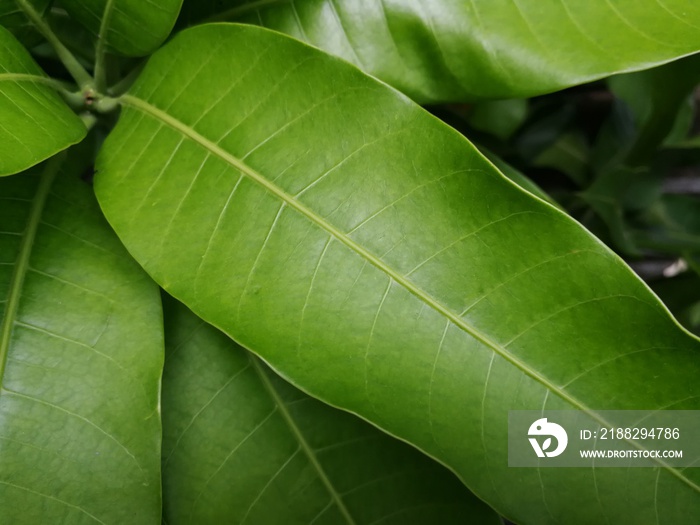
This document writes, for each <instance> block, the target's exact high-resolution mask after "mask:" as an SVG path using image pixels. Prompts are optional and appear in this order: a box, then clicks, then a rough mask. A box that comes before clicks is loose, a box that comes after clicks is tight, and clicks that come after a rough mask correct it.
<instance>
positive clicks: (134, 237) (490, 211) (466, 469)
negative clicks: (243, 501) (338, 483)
mask: <svg viewBox="0 0 700 525" xmlns="http://www.w3.org/2000/svg"><path fill="white" fill-rule="evenodd" d="M122 103H123V106H124V108H123V112H122V114H121V116H120V121H119V123H118V124H117V126H116V128H115V129H114V131H113V132H112V134H111V135H110V137H109V138H108V140H107V142H106V143H105V145H104V148H103V150H102V152H101V153H100V157H99V158H98V167H99V171H100V173H99V175H98V177H97V180H96V184H97V188H96V189H97V193H98V198H99V200H100V204H101V206H102V209H103V211H104V212H105V213H106V215H107V218H108V219H109V221H110V222H111V223H112V224H113V226H114V227H115V229H116V231H117V233H118V234H119V235H120V237H121V238H122V240H123V241H124V242H125V244H126V245H127V248H128V249H129V250H130V252H131V253H132V254H133V255H134V256H135V257H136V259H137V260H138V261H139V262H140V263H141V264H142V265H143V266H144V268H145V269H146V270H147V271H148V272H149V273H150V274H151V275H152V276H154V278H155V279H156V280H157V281H158V282H159V283H160V284H161V285H162V286H163V287H164V288H165V289H166V290H168V291H169V292H170V293H172V294H173V295H174V296H175V297H177V298H179V299H181V300H182V301H183V302H185V304H187V305H188V306H189V307H190V308H192V310H193V311H194V312H195V313H196V314H197V315H199V316H200V317H202V318H203V319H205V320H206V321H208V322H210V323H212V324H214V325H215V326H217V327H219V328H221V329H223V330H224V331H225V332H226V333H227V334H229V335H230V336H232V337H233V338H234V339H235V340H237V341H238V342H239V343H240V344H242V345H243V346H244V347H246V348H249V349H251V350H253V351H255V352H256V353H259V354H260V355H261V356H262V357H263V358H264V359H265V360H266V361H267V362H268V363H270V364H271V365H272V366H273V367H274V369H275V370H277V371H279V372H281V374H282V375H283V376H284V377H285V378H288V379H290V380H291V381H292V382H293V383H294V384H295V385H296V386H300V387H301V388H303V389H304V390H305V391H307V392H310V393H311V394H312V395H314V396H316V397H319V398H321V399H322V400H325V401H328V402H329V403H330V404H333V405H335V406H339V407H342V408H345V409H348V410H350V411H352V412H355V413H357V414H360V415H361V416H363V417H365V418H366V419H368V420H370V421H372V422H373V423H375V424H376V425H377V426H379V427H381V428H383V429H386V430H387V431H388V432H390V433H391V434H393V435H396V436H399V437H401V438H403V439H405V440H407V441H409V442H411V443H413V444H415V445H416V446H418V447H419V448H420V449H422V450H424V451H425V452H427V453H428V454H430V455H431V456H433V457H436V458H438V459H439V460H440V461H441V462H443V463H445V464H446V465H449V466H450V467H452V469H454V470H455V471H456V472H457V473H458V474H459V475H460V477H461V478H462V479H463V480H464V481H465V482H466V483H467V485H468V486H469V487H470V488H471V489H472V490H473V491H474V492H475V493H476V494H477V495H478V496H479V497H481V498H482V499H484V500H486V501H487V502H488V503H490V504H491V505H492V506H493V507H495V508H496V510H498V511H500V512H501V514H503V515H505V516H507V517H509V518H511V519H515V520H516V521H518V522H522V523H533V524H535V523H536V524H541V523H567V524H586V525H588V524H591V523H601V522H605V520H606V518H607V519H609V520H610V522H612V523H614V522H615V521H616V520H617V521H623V520H624V522H627V523H647V522H648V518H649V516H660V520H661V522H662V523H678V522H682V523H689V521H688V519H689V516H690V517H691V522H692V521H693V520H695V521H697V520H698V518H699V517H700V471H699V470H697V469H686V470H678V469H671V468H668V467H666V466H660V468H658V469H611V468H607V469H606V468H596V469H578V470H575V471H572V470H569V469H543V470H542V471H539V470H537V469H521V470H519V471H518V474H517V476H514V475H513V471H512V470H510V469H508V467H507V461H506V457H507V413H508V410H513V409H540V408H548V409H554V408H559V409H577V410H581V411H583V412H584V413H585V414H587V416H588V417H590V420H591V425H594V424H598V423H601V424H611V425H614V424H615V422H614V421H603V420H602V417H601V416H600V414H599V413H598V412H597V411H599V410H602V409H634V408H637V409H661V408H667V407H674V408H677V409H691V408H694V409H698V408H700V383H699V382H698V381H697V378H698V377H699V376H700V360H698V355H699V354H698V350H700V344H699V342H698V340H697V339H695V338H693V337H692V336H691V335H690V334H688V333H687V332H685V331H684V330H683V329H682V328H681V327H680V326H679V325H678V324H677V323H676V322H675V321H674V319H673V318H672V317H671V316H670V315H669V313H668V311H667V310H666V309H665V308H664V307H663V305H662V304H661V303H659V301H658V299H657V298H656V297H655V296H654V295H653V294H652V293H651V292H650V291H649V289H648V288H647V287H646V286H645V285H644V284H643V283H642V282H641V281H640V280H639V279H638V278H637V277H636V276H635V275H634V274H633V273H632V272H631V270H630V269H629V268H628V267H627V266H626V265H625V264H624V263H623V262H622V261H621V260H620V259H619V258H618V257H616V256H615V255H614V254H613V253H612V252H610V250H608V249H607V248H606V247H604V246H603V245H602V244H601V243H600V242H599V241H598V240H597V239H595V238H594V237H592V236H591V235H590V234H589V233H588V232H587V231H586V230H584V229H583V228H582V227H580V226H579V225H578V224H577V223H576V222H574V221H573V220H572V219H570V218H569V217H567V216H566V215H564V214H563V213H561V212H559V211H558V210H556V209H555V208H553V207H552V206H550V205H548V204H546V203H544V202H542V201H540V200H537V199H534V198H533V197H532V196H531V195H530V194H529V193H527V192H525V191H523V190H521V189H520V188H518V187H517V186H516V185H515V184H513V183H512V182H510V181H508V180H507V179H506V178H504V177H503V176H502V175H501V174H500V173H498V172H497V171H496V170H495V169H494V168H493V166H492V165H491V164H490V163H488V162H487V161H486V160H485V159H484V158H483V157H482V156H481V155H480V154H479V153H478V152H477V151H476V150H475V148H474V147H473V146H472V145H471V144H470V143H469V142H467V141H466V140H465V139H464V138H463V137H462V136H461V135H459V134H458V133H456V132H455V131H454V130H452V129H450V128H448V127H447V126H445V125H444V124H442V123H441V122H439V121H437V120H436V119H435V118H434V117H432V116H431V115H430V114H428V113H426V112H425V111H424V110H422V109H421V108H420V107H418V106H416V105H415V104H413V103H411V102H410V101H409V100H408V99H406V98H405V97H403V96H402V95H400V94H399V93H397V92H395V91H394V90H392V89H390V88H387V87H386V86H385V85H383V84H381V83H379V82H377V81H376V80H374V79H372V78H371V77H368V76H366V75H364V74H363V73H361V72H360V71H359V70H357V69H356V68H354V67H352V66H351V65H349V64H347V63H346V62H343V61H341V60H339V59H337V58H334V57H331V56H328V55H326V54H324V53H322V52H320V51H318V50H317V49H314V48H311V47H308V46H306V45H304V44H302V43H300V42H298V41H296V40H293V39H290V38H288V37H285V36H283V35H281V34H278V33H274V32H270V31H266V30H263V29H259V28H255V27H250V26H235V25H226V24H221V25H209V26H202V27H198V28H194V29H191V30H188V31H185V32H183V33H182V34H180V35H179V36H178V37H176V38H175V39H173V40H172V41H171V42H170V43H169V44H168V45H167V46H166V47H165V48H163V49H162V50H160V51H159V52H158V53H156V54H155V55H154V56H153V57H152V58H151V60H150V61H149V63H148V65H147V66H146V68H145V70H144V72H143V74H142V76H141V77H140V78H139V80H138V81H137V83H136V84H135V86H134V88H133V90H132V91H131V92H130V94H128V95H126V96H124V97H123V98H122ZM655 510H656V514H655Z"/></svg>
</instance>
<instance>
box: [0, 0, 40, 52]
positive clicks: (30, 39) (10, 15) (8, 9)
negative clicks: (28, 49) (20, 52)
mask: <svg viewBox="0 0 700 525" xmlns="http://www.w3.org/2000/svg"><path fill="white" fill-rule="evenodd" d="M49 1H50V0H33V1H32V2H31V4H32V5H33V6H34V8H35V9H36V10H37V11H38V12H40V13H43V12H44V10H46V8H47V7H48V5H49ZM0 26H3V27H4V28H5V29H9V30H10V31H11V32H12V34H13V35H15V37H16V38H17V40H19V41H20V42H22V43H23V44H24V45H26V46H33V45H36V44H38V43H39V42H41V35H40V34H39V33H38V31H36V30H35V29H34V26H32V23H31V22H30V21H29V19H28V18H27V17H26V15H25V14H24V12H23V11H22V9H20V8H19V7H17V4H16V3H15V0H0Z"/></svg>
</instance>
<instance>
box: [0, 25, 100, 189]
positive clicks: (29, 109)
mask: <svg viewBox="0 0 700 525" xmlns="http://www.w3.org/2000/svg"><path fill="white" fill-rule="evenodd" d="M0 115H2V118H1V119H0V176H2V175H11V174H13V173H19V172H20V171H23V170H25V169H27V168H29V167H31V166H33V165H35V164H38V163H39V162H41V161H42V160H45V159H47V158H48V157H50V156H52V155H54V154H55V153H56V152H58V151H61V150H64V149H66V148H67V147H69V146H71V145H72V144H75V143H77V142H79V141H80V140H82V139H83V137H85V133H86V130H85V126H84V125H83V123H82V121H81V120H80V119H79V118H78V117H77V116H76V115H75V114H74V113H73V112H72V111H71V110H70V108H69V107H68V106H67V105H66V104H65V102H63V100H61V97H60V96H59V95H58V94H57V93H56V87H55V85H54V81H52V80H51V79H49V78H47V77H46V75H45V74H44V72H43V71H42V70H41V68H39V66H38V65H37V64H36V63H35V62H34V61H33V60H32V58H31V57H30V56H29V53H28V52H27V50H26V49H24V47H22V44H20V43H19V42H18V41H17V40H16V39H15V38H14V37H13V36H12V34H11V33H10V32H9V31H8V30H7V29H5V28H4V27H0Z"/></svg>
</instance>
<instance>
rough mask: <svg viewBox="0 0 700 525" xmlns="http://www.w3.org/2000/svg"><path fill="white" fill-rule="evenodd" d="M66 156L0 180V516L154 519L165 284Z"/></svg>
mask: <svg viewBox="0 0 700 525" xmlns="http://www.w3.org/2000/svg"><path fill="white" fill-rule="evenodd" d="M61 156H63V155H62V154H61ZM59 162H60V159H59V158H58V157H55V158H53V159H51V160H50V161H48V163H47V164H46V167H45V169H44V172H43V174H23V175H22V176H18V177H9V178H5V179H1V180H0V202H1V203H0V232H1V233H0V320H1V324H0V515H1V516H2V522H3V523H7V524H10V523H11V524H13V525H14V524H16V525H25V524H26V525H34V524H37V523H70V524H95V523H102V524H115V525H116V524H122V523H138V524H153V525H155V524H157V523H159V519H160V511H161V507H160V465H159V456H160V418H159V409H158V402H159V390H158V389H159V380H160V369H161V366H162V360H163V356H162V328H160V325H159V323H160V322H161V311H160V307H159V303H158V300H159V297H158V291H157V287H156V286H154V284H153V283H152V281H150V279H148V277H147V276H146V275H145V274H144V273H143V272H142V271H141V270H140V269H139V268H138V266H137V265H136V264H135V262H134V261H133V260H132V259H131V258H130V257H129V256H128V254H127V253H126V251H125V250H124V248H123V247H122V246H121V245H120V243H119V241H118V239H117V238H116V236H115V235H114V233H113V232H112V231H111V230H110V229H109V226H108V225H107V224H106V222H105V221H104V219H103V218H102V217H101V214H100V211H99V208H98V207H97V203H96V202H95V199H94V196H93V195H92V190H91V188H90V187H89V186H87V185H86V184H85V183H84V182H82V181H81V180H80V179H79V178H78V177H77V176H76V175H75V172H76V171H78V170H77V169H76V168H78V166H79V165H80V164H81V163H80V162H79V161H78V162H76V160H75V159H73V161H72V162H71V163H69V164H68V165H67V166H66V167H65V168H64V170H63V171H62V172H61V173H59V174H58V176H56V175H57V173H56V172H57V170H58V163H59ZM125 502H128V503H126V504H125Z"/></svg>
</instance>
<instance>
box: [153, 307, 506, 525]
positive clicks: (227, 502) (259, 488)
mask: <svg viewBox="0 0 700 525" xmlns="http://www.w3.org/2000/svg"><path fill="white" fill-rule="evenodd" d="M163 489H164V508H165V515H164V518H165V520H166V521H167V522H168V523H169V524H170V525H177V524H180V523H192V524H196V525H204V524H208V523H211V524H220V523H230V524H234V523H244V522H245V523H249V524H251V525H255V524H259V525H274V524H276V523H279V524H285V525H286V524H299V525H307V524H309V523H315V524H321V523H328V524H335V523H349V524H357V525H359V524H361V523H366V524H370V523H383V524H392V523H393V524H396V525H398V524H401V525H409V524H412V525H421V524H425V525H432V524H435V523H440V524H444V525H450V524H464V523H479V524H486V523H492V524H494V525H495V524H500V520H499V518H498V516H497V515H496V514H495V513H494V512H493V511H492V510H491V509H489V508H488V507H487V506H486V505H484V504H483V503H482V502H481V501H479V500H478V499H476V498H475V497H474V496H473V495H471V494H469V491H467V489H466V488H464V486H463V485H462V484H461V483H460V482H459V480H457V478H455V476H454V475H453V474H452V473H450V472H449V471H447V470H446V469H445V468H444V467H441V466H439V465H438V464H436V463H435V462H434V461H432V460H430V459H428V458H427V457H425V456H424V455H422V454H420V453H418V452H417V451H416V450H415V449H413V448H411V447H409V446H408V445H406V444H405V443H402V442H400V441H397V440H395V439H393V438H391V437H389V436H387V435H386V434H384V433H382V432H380V431H379V430H377V429H376V428H374V427H372V426H371V425H369V424H367V423H365V422H364V421H361V420H360V419H358V418H356V417H354V416H352V415H350V414H348V413H346V412H342V411H340V410H337V409H334V408H331V407H329V406H328V405H324V404H323V403H321V402H319V401H317V400H315V399H313V398H311V397H309V396H307V395H306V394H304V393H302V392H301V391H299V390H297V389H296V388H294V387H292V386H291V385H289V384H288V383H286V382H285V381H283V380H282V379H280V378H279V377H278V376H276V375H275V374H273V373H271V372H270V371H269V369H268V368H267V367H266V366H265V365H264V364H263V363H261V362H260V360H259V359H256V358H254V357H253V356H251V355H250V354H249V353H248V352H246V351H245V350H244V349H242V348H241V347H239V346H238V345H236V344H235V343H234V342H233V341H231V340H230V339H229V338H228V337H226V336H225V335H224V334H222V333H221V332H219V331H218V330H216V329H215V328H213V327H212V326H210V325H207V324H206V323H204V322H203V321H201V320H200V319H199V318H197V317H196V316H194V315H193V314H192V313H191V312H190V311H189V310H187V309H186V308H185V307H184V306H182V305H180V304H177V303H176V302H175V301H172V300H169V301H167V302H166V364H165V370H164V374H163Z"/></svg>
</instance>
